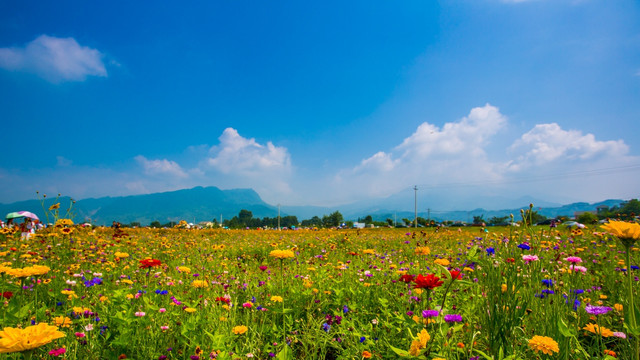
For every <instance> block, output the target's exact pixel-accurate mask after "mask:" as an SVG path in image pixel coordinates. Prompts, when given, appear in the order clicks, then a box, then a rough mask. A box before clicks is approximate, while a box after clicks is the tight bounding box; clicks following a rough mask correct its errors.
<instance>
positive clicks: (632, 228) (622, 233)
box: [602, 221, 640, 247]
mask: <svg viewBox="0 0 640 360" xmlns="http://www.w3.org/2000/svg"><path fill="white" fill-rule="evenodd" d="M602 228H603V229H604V230H606V231H608V232H609V233H610V234H611V235H613V236H615V237H617V238H618V239H620V241H621V242H622V244H623V245H624V246H626V247H631V246H632V245H633V244H634V243H635V242H636V241H638V240H639V239H640V224H636V223H628V222H625V221H609V223H608V224H605V225H603V226H602Z"/></svg>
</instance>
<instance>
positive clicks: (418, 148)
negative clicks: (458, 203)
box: [0, 0, 640, 208]
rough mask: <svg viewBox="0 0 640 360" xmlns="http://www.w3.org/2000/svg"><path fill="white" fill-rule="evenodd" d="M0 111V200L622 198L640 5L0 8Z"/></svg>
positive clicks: (542, 0)
mask: <svg viewBox="0 0 640 360" xmlns="http://www.w3.org/2000/svg"><path fill="white" fill-rule="evenodd" d="M0 119H2V121H1V124H2V131H1V135H0V136H1V138H0V140H1V141H0V149H1V150H2V153H3V155H4V156H3V157H2V158H1V160H0V203H10V202H13V201H19V200H28V199H35V198H38V196H41V194H51V195H55V194H57V193H61V194H62V195H67V196H71V197H74V198H76V199H84V198H90V197H102V196H123V195H136V194H147V193H154V192H163V191H172V190H177V189H184V188H191V187H194V186H217V187H219V188H221V189H233V188H253V189H254V190H256V191H257V192H258V193H259V194H260V196H261V197H262V198H263V199H264V200H265V201H267V202H268V203H271V204H278V203H280V204H283V205H284V204H286V205H322V206H333V205H340V204H347V203H350V202H354V201H359V200H372V199H379V198H385V197H389V196H393V195H397V194H405V195H406V194H407V193H413V192H414V190H413V188H414V186H417V187H418V189H419V190H418V191H420V192H421V193H422V194H424V195H426V194H440V195H441V194H447V195H448V196H449V197H450V198H451V199H454V198H456V199H458V200H459V199H460V198H462V199H465V198H469V199H470V198H473V197H477V196H498V195H499V196H503V197H511V198H519V197H522V196H532V197H535V198H537V199H541V200H544V201H552V202H557V203H568V202H573V201H587V202H596V201H601V200H605V199H611V198H614V199H631V198H638V195H639V194H638V193H639V190H640V185H639V184H640V182H639V181H638V178H639V177H640V137H639V136H638V135H639V134H640V2H638V1H635V0H616V1H611V0H451V1H444V0H443V1H403V2H389V1H371V0H366V1H349V2H344V1H322V2H311V3H310V2H286V1H269V2H258V1H255V2H249V1H242V0H239V1H193V2H188V3H186V4H182V3H180V4H178V3H175V2H167V1H153V2H152V1H134V2H131V1H111V2H86V1H56V2H32V1H18V2H10V1H7V2H0ZM36 192H39V194H40V195H38V194H36ZM433 206H434V207H435V208H438V207H439V206H440V207H445V205H442V204H433Z"/></svg>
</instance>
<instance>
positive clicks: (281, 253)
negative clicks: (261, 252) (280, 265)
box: [269, 250, 295, 260]
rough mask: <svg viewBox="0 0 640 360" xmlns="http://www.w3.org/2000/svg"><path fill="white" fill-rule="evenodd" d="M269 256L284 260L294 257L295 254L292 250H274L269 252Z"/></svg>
mask: <svg viewBox="0 0 640 360" xmlns="http://www.w3.org/2000/svg"><path fill="white" fill-rule="evenodd" d="M269 256H271V257H274V258H278V259H280V260H284V259H288V258H292V257H294V256H295V254H294V253H293V251H291V250H273V251H271V252H270V253H269Z"/></svg>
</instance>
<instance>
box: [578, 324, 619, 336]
mask: <svg viewBox="0 0 640 360" xmlns="http://www.w3.org/2000/svg"><path fill="white" fill-rule="evenodd" d="M582 330H587V331H588V332H590V333H593V334H599V335H601V336H602V337H610V336H613V331H611V330H609V329H607V328H606V327H604V326H598V325H596V324H593V323H589V324H587V326H585V327H583V328H582Z"/></svg>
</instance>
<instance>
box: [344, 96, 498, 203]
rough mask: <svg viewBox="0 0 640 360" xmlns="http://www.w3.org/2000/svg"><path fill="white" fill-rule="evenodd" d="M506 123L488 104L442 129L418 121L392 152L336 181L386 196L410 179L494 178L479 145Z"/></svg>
mask: <svg viewBox="0 0 640 360" xmlns="http://www.w3.org/2000/svg"><path fill="white" fill-rule="evenodd" d="M506 123H507V118H506V117H505V116H504V115H502V114H501V113H500V111H499V109H498V108H497V107H495V106H492V105H490V104H486V105H485V106H483V107H476V108H473V109H472V110H471V111H470V112H469V115H468V116H466V117H464V118H462V119H460V120H459V121H457V122H450V123H446V124H444V126H443V127H442V128H438V127H437V126H435V125H433V124H429V123H426V122H425V123H423V124H421V125H420V126H418V128H417V129H416V131H415V132H414V133H413V134H411V136H409V137H407V138H406V139H404V141H403V142H402V143H401V144H400V145H398V146H396V147H395V148H394V149H393V150H392V151H391V152H388V153H387V152H383V151H380V152H378V153H376V154H374V155H373V156H371V157H369V158H367V159H364V160H362V162H361V163H360V164H359V165H357V166H356V167H354V168H353V169H350V170H345V171H342V172H340V173H339V174H338V176H336V178H335V182H336V184H337V185H339V186H341V187H342V188H343V190H345V191H346V192H348V193H350V194H358V193H359V194H360V195H361V196H385V195H389V194H392V193H394V192H396V191H398V190H399V189H402V188H406V187H407V186H409V185H412V184H425V183H446V182H451V181H452V180H455V181H465V180H468V176H469V175H468V174H469V173H473V174H474V177H476V178H489V179H496V178H497V177H498V176H499V175H498V174H497V173H496V172H495V169H494V168H495V165H494V164H491V163H490V162H489V161H488V160H487V156H486V153H485V150H484V147H485V146H486V145H487V144H488V143H489V140H490V138H491V136H493V135H495V134H496V133H498V132H499V131H500V130H501V129H502V128H503V127H504V126H505V125H506Z"/></svg>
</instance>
